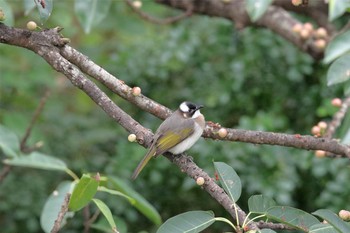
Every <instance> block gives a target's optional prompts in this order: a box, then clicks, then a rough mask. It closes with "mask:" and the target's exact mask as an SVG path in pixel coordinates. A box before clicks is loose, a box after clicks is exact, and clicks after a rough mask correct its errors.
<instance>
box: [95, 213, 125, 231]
mask: <svg viewBox="0 0 350 233" xmlns="http://www.w3.org/2000/svg"><path fill="white" fill-rule="evenodd" d="M113 219H114V222H115V224H116V225H117V226H118V232H119V233H127V232H128V228H127V225H126V223H125V221H124V220H123V219H121V218H117V217H116V216H114V215H113ZM91 228H92V229H96V230H99V231H102V232H105V233H113V230H112V229H111V227H110V225H109V223H108V221H107V219H106V218H99V219H98V221H97V222H94V223H93V224H91Z"/></svg>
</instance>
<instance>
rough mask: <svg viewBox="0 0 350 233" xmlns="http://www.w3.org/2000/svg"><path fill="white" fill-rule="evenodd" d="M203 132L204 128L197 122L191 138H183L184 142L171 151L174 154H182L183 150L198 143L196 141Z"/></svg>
mask: <svg viewBox="0 0 350 233" xmlns="http://www.w3.org/2000/svg"><path fill="white" fill-rule="evenodd" d="M202 133H203V129H202V128H201V127H200V126H199V125H198V124H195V129H194V133H193V134H192V135H191V136H190V137H189V138H187V139H185V140H183V141H182V142H180V143H179V144H177V145H176V146H174V147H173V148H171V149H170V150H169V152H171V153H173V154H181V153H182V152H185V151H186V150H188V149H190V148H191V147H192V146H193V144H195V143H196V141H198V139H199V138H200V137H201V135H202Z"/></svg>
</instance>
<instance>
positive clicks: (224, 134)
mask: <svg viewBox="0 0 350 233" xmlns="http://www.w3.org/2000/svg"><path fill="white" fill-rule="evenodd" d="M218 134H219V137H220V138H224V137H226V136H227V129H225V128H221V129H219V131H218Z"/></svg>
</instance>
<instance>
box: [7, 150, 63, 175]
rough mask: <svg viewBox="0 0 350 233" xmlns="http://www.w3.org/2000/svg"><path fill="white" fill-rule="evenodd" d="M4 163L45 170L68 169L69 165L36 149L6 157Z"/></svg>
mask: <svg viewBox="0 0 350 233" xmlns="http://www.w3.org/2000/svg"><path fill="white" fill-rule="evenodd" d="M4 163H5V164H9V165H11V166H20V167H30V168H38V169H44V170H59V171H65V170H66V169H67V165H66V164H65V163H64V162H63V161H62V160H60V159H58V158H55V157H52V156H49V155H46V154H42V153H40V152H36V151H34V152H32V153H30V154H29V155H20V156H18V157H15V158H12V159H5V160H4Z"/></svg>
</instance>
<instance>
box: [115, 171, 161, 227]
mask: <svg viewBox="0 0 350 233" xmlns="http://www.w3.org/2000/svg"><path fill="white" fill-rule="evenodd" d="M109 178H110V179H109V180H110V181H111V184H112V185H113V188H114V189H116V190H118V191H120V192H122V193H124V194H126V195H128V196H129V197H131V198H133V199H134V200H135V204H133V206H134V207H135V208H136V209H138V210H139V211H140V212H141V213H142V214H144V215H145V216H146V217H147V218H148V219H150V220H151V221H152V222H153V223H154V224H156V225H158V226H159V225H160V224H161V222H162V219H161V217H160V215H159V213H158V211H157V210H156V209H155V208H154V207H153V206H152V205H151V204H150V203H149V202H148V201H147V200H146V199H145V198H143V197H142V196H141V195H140V194H139V193H137V192H136V191H135V190H133V189H132V188H130V186H128V185H127V184H126V183H125V182H123V181H122V180H121V179H119V178H117V177H113V176H111V177H109Z"/></svg>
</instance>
